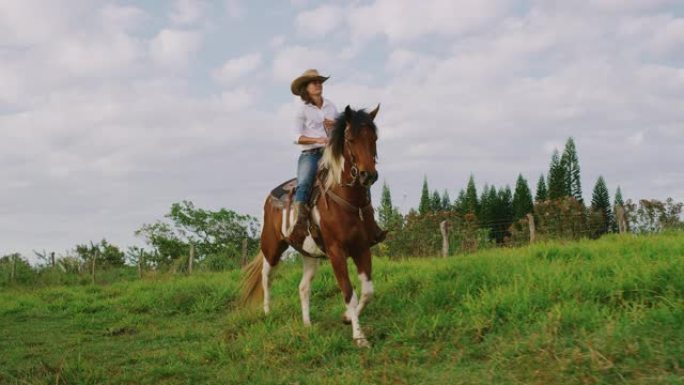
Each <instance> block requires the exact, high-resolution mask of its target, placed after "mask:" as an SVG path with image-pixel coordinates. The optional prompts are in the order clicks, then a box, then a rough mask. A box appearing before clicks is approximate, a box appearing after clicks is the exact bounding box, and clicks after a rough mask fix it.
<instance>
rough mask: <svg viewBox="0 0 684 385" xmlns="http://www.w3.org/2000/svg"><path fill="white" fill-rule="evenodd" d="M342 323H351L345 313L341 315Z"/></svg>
mask: <svg viewBox="0 0 684 385" xmlns="http://www.w3.org/2000/svg"><path fill="white" fill-rule="evenodd" d="M342 323H343V324H345V325H351V320H350V319H349V317H347V315H346V314H343V315H342Z"/></svg>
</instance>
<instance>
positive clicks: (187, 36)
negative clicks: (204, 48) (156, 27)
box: [150, 29, 202, 68]
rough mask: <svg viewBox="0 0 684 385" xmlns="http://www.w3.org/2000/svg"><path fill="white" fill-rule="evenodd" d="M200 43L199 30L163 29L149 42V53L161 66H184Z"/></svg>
mask: <svg viewBox="0 0 684 385" xmlns="http://www.w3.org/2000/svg"><path fill="white" fill-rule="evenodd" d="M201 43H202V35H201V33H200V32H197V31H185V30H177V29H163V30H161V31H160V32H159V33H158V34H157V36H155V37H154V39H152V41H151V42H150V54H151V56H152V59H153V60H154V61H155V62H156V63H157V64H159V65H161V66H163V67H169V68H184V67H185V66H186V65H188V63H189V62H190V61H191V59H192V55H193V54H194V53H195V52H196V51H197V50H198V49H199V48H200V45H201Z"/></svg>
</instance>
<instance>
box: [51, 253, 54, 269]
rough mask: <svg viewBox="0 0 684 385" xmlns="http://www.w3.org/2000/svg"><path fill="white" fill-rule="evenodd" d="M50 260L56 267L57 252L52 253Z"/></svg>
mask: <svg viewBox="0 0 684 385" xmlns="http://www.w3.org/2000/svg"><path fill="white" fill-rule="evenodd" d="M50 261H51V263H52V268H54V267H55V252H54V251H53V252H51V253H50Z"/></svg>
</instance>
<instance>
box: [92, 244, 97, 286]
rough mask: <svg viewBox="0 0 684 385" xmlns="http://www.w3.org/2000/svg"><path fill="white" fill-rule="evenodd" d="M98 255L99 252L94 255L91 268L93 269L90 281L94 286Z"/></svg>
mask: <svg viewBox="0 0 684 385" xmlns="http://www.w3.org/2000/svg"><path fill="white" fill-rule="evenodd" d="M97 254H98V252H97V251H96V252H95V253H93V256H92V257H91V259H92V264H91V266H90V269H91V271H90V273H91V276H90V281H91V283H92V284H93V285H94V284H95V260H96V259H97Z"/></svg>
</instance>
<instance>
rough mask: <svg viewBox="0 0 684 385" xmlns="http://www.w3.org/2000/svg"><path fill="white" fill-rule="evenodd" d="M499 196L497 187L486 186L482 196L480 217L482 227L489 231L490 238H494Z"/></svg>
mask: <svg viewBox="0 0 684 385" xmlns="http://www.w3.org/2000/svg"><path fill="white" fill-rule="evenodd" d="M496 207H497V195H496V187H495V186H489V185H487V184H485V185H484V188H483V189H482V195H481V196H480V215H479V216H478V219H479V222H480V227H481V228H483V229H488V230H489V237H490V238H494V226H495V223H496V221H497V218H496Z"/></svg>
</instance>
